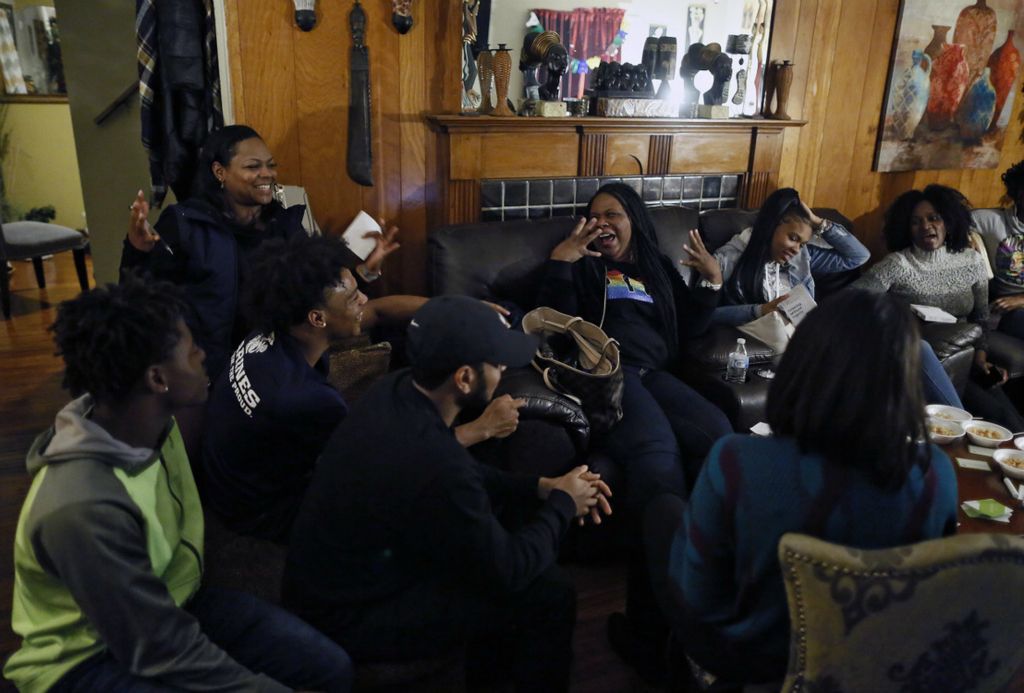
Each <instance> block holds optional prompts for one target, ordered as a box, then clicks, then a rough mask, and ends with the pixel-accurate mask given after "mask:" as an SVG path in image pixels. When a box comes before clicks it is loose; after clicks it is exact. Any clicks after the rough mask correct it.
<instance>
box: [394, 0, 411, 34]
mask: <svg viewBox="0 0 1024 693" xmlns="http://www.w3.org/2000/svg"><path fill="white" fill-rule="evenodd" d="M391 23H392V24H394V25H395V28H396V29H398V33H400V34H405V33H408V32H409V29H412V0H391Z"/></svg>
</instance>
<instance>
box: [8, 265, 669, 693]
mask: <svg viewBox="0 0 1024 693" xmlns="http://www.w3.org/2000/svg"><path fill="white" fill-rule="evenodd" d="M44 264H45V266H46V281H47V288H46V289H43V290H40V289H39V288H38V287H37V286H36V283H35V276H34V274H33V272H32V265H31V264H29V263H24V262H17V263H15V265H16V268H17V269H16V271H15V273H14V275H13V276H12V278H11V279H12V281H11V290H12V317H11V319H10V320H5V321H2V322H0V622H2V625H0V661H2V660H3V659H6V657H7V655H8V654H10V653H11V652H12V651H13V650H14V649H15V648H17V646H18V640H17V638H16V636H15V635H14V633H13V632H11V630H10V621H11V594H12V590H13V587H14V567H13V562H12V561H13V539H14V531H15V527H16V525H17V520H18V512H19V510H20V508H21V503H22V500H23V499H24V496H25V491H26V489H27V488H28V482H29V478H28V476H27V475H26V474H25V468H24V460H25V453H26V451H27V450H28V447H29V445H30V443H31V442H32V439H33V438H34V437H35V436H36V435H37V434H38V433H39V432H40V431H42V430H43V429H45V428H46V427H47V426H49V425H50V424H51V423H52V421H53V416H54V414H55V413H56V412H57V410H58V409H59V408H60V407H61V406H62V405H63V404H64V403H65V402H66V401H67V395H66V393H65V392H64V391H63V390H62V389H61V386H60V382H61V372H62V369H61V362H60V359H59V358H57V357H56V356H54V354H53V344H52V342H51V340H50V335H49V333H48V332H47V327H48V326H49V325H50V323H51V322H53V319H54V316H55V309H56V306H57V304H58V303H59V302H60V301H63V300H65V299H68V298H72V297H74V296H76V295H78V292H79V288H78V281H77V279H76V277H75V270H74V266H73V264H72V260H71V254H70V253H62V254H59V255H57V256H55V257H54V258H53V259H52V260H48V261H46V262H45V263H44ZM89 274H90V276H91V274H92V264H91V262H90V263H89ZM567 568H568V570H569V571H570V572H571V574H572V575H573V578H574V580H575V582H576V586H577V590H578V593H579V616H578V623H577V627H576V638H575V650H576V659H575V661H574V664H573V676H572V690H573V691H579V692H580V693H585V692H586V693H623V692H627V691H638V692H641V693H642V692H645V691H650V690H653V689H650V688H648V687H646V686H644V685H643V683H642V682H640V681H639V679H637V678H636V676H635V675H634V674H632V672H631V670H630V669H629V668H628V667H626V666H625V665H624V664H623V663H622V662H621V660H619V659H618V657H616V655H615V654H614V653H613V652H612V651H611V649H610V647H609V646H608V640H607V638H606V637H605V620H606V619H607V617H608V614H609V613H611V612H612V611H616V610H621V609H622V606H623V602H624V599H625V570H624V566H622V565H621V564H619V563H613V564H610V565H602V566H592V565H570V566H567ZM0 690H10V687H9V686H7V685H6V683H4V682H0Z"/></svg>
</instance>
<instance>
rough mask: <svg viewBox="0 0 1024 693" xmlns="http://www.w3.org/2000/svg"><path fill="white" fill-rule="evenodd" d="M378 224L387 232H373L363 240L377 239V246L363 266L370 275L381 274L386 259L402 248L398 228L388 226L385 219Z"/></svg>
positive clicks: (378, 221) (379, 220)
mask: <svg viewBox="0 0 1024 693" xmlns="http://www.w3.org/2000/svg"><path fill="white" fill-rule="evenodd" d="M377 223H379V224H380V227H381V228H382V229H386V230H385V231H383V232H381V233H374V232H372V231H371V232H368V233H367V234H365V235H364V236H363V238H371V237H376V238H377V245H375V246H374V247H373V250H371V251H370V254H369V255H367V256H366V260H365V261H364V262H363V265H365V266H366V269H367V271H368V272H369V273H370V274H379V273H380V270H381V267H382V266H383V265H384V258H386V257H387V256H388V255H390V254H391V253H393V252H395V251H396V250H398V249H399V248H400V247H401V244H400V243H399V242H398V240H397V239H398V227H397V226H388V225H387V222H385V221H384V219H378V220H377Z"/></svg>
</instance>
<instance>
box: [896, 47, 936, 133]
mask: <svg viewBox="0 0 1024 693" xmlns="http://www.w3.org/2000/svg"><path fill="white" fill-rule="evenodd" d="M913 56H914V64H913V65H911V66H910V67H909V68H907V70H906V72H904V73H903V76H901V77H900V80H899V82H897V83H896V86H895V87H894V89H893V93H892V100H893V113H892V127H893V131H894V132H895V134H896V136H897V137H899V138H900V139H903V140H909V139H910V138H912V137H913V136H914V130H916V129H917V124H918V123H920V122H921V117H922V116H923V115H924V109H925V108H926V107H927V106H928V91H929V89H930V88H931V74H932V59H931V58H930V57H929V56H928V54H927V53H924V52H922V51H914V53H913Z"/></svg>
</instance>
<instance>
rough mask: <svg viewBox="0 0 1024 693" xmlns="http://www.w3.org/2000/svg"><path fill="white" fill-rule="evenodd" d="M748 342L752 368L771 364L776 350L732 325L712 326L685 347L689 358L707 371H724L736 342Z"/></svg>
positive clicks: (748, 353)
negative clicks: (739, 340) (739, 339)
mask: <svg viewBox="0 0 1024 693" xmlns="http://www.w3.org/2000/svg"><path fill="white" fill-rule="evenodd" d="M740 337H743V338H744V339H746V340H747V344H746V346H747V356H748V357H749V358H750V365H751V366H759V365H764V364H767V363H771V362H772V360H773V359H774V358H775V350H774V349H772V348H771V347H770V346H768V345H767V344H765V343H764V342H762V341H761V340H759V339H754V338H753V337H749V336H747V335H745V334H743V333H742V332H740V331H739V330H737V329H736V328H735V327H733V326H732V325H712V326H711V327H710V328H709V329H708V331H707V332H705V333H704V334H702V335H701V336H699V337H695V338H693V339H691V340H689V341H688V342H686V344H685V345H684V346H683V348H684V350H685V351H686V354H687V356H686V357H685V358H688V359H689V360H691V361H694V362H696V363H697V364H698V365H699V366H700V367H701V368H704V369H707V370H724V369H725V367H726V366H727V365H728V364H729V353H730V352H731V351H732V350H733V347H734V346H736V340H737V339H738V338H740Z"/></svg>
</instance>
